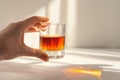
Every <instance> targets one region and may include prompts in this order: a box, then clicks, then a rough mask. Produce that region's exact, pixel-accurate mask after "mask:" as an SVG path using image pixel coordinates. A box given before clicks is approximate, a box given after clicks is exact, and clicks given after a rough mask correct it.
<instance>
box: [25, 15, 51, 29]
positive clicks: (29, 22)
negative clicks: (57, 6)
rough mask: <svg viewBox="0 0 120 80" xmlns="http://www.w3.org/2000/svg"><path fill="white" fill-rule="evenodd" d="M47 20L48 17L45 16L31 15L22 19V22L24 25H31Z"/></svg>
mask: <svg viewBox="0 0 120 80" xmlns="http://www.w3.org/2000/svg"><path fill="white" fill-rule="evenodd" d="M48 21H49V19H48V18H46V17H39V16H33V17H30V18H28V19H26V20H24V21H23V22H24V25H25V27H31V26H34V25H39V23H41V22H48ZM40 25H41V24H40Z"/></svg>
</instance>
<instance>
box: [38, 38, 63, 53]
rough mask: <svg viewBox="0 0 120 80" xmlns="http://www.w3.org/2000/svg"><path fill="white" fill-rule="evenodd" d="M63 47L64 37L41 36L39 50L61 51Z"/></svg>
mask: <svg viewBox="0 0 120 80" xmlns="http://www.w3.org/2000/svg"><path fill="white" fill-rule="evenodd" d="M64 45H65V36H41V37H40V48H41V49H42V50H47V51H58V50H63V49H64Z"/></svg>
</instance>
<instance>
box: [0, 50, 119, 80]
mask: <svg viewBox="0 0 120 80" xmlns="http://www.w3.org/2000/svg"><path fill="white" fill-rule="evenodd" d="M119 53H120V50H118V49H116V50H108V49H107V50H106V49H67V50H66V55H65V57H64V58H62V59H58V60H50V61H49V62H42V61H41V60H39V59H37V58H30V57H21V58H16V59H13V60H9V61H1V62H0V80H100V79H98V78H97V77H96V76H93V75H88V74H84V73H79V74H78V73H77V74H74V73H69V72H66V71H65V70H66V69H69V68H73V69H75V68H84V69H89V70H102V75H101V78H102V79H101V80H120V76H119V75H120V54H119Z"/></svg>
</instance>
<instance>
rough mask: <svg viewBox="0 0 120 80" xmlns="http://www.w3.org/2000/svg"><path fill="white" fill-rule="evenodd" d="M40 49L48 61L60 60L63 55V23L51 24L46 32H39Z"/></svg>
mask: <svg viewBox="0 0 120 80" xmlns="http://www.w3.org/2000/svg"><path fill="white" fill-rule="evenodd" d="M40 49H41V50H42V51H43V52H46V53H47V54H48V56H49V58H50V59H58V58H62V57H64V55H65V23H51V24H50V25H48V26H47V27H46V30H45V31H43V30H40Z"/></svg>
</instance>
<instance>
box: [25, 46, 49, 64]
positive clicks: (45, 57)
mask: <svg viewBox="0 0 120 80" xmlns="http://www.w3.org/2000/svg"><path fill="white" fill-rule="evenodd" d="M24 55H25V56H32V57H37V58H40V59H41V60H43V61H46V62H47V61H48V60H49V57H48V55H47V54H46V53H45V52H42V51H41V50H39V49H34V48H30V47H27V46H26V47H25V49H24Z"/></svg>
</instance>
